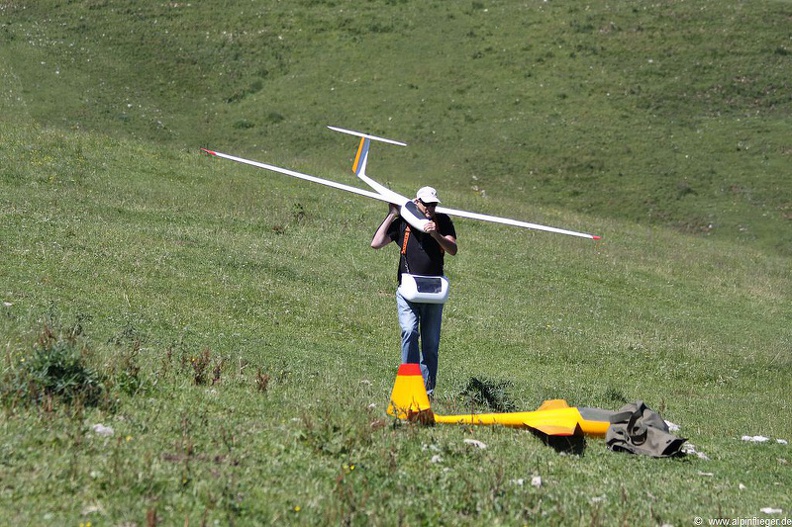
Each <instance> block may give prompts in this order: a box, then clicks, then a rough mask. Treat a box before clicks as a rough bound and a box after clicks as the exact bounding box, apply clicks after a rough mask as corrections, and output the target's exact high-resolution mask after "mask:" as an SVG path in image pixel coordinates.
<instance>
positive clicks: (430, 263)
mask: <svg viewBox="0 0 792 527" xmlns="http://www.w3.org/2000/svg"><path fill="white" fill-rule="evenodd" d="M434 222H435V223H436V224H437V230H438V232H440V234H441V235H443V236H448V235H449V234H450V235H451V236H453V237H454V238H456V230H455V229H454V223H453V222H452V221H451V218H449V217H448V215H446V214H439V213H438V214H435V218H434ZM407 227H410V224H409V223H407V222H406V221H405V220H404V219H403V218H399V219H398V220H397V221H394V222H393V223H391V224H390V227H388V236H389V237H390V239H391V240H393V241H394V242H396V243H397V244H398V245H399V247H400V252H402V253H404V254H402V255H401V258H399V275H398V277H399V283H401V275H402V273H409V274H417V275H424V276H442V275H443V260H444V258H443V257H444V255H445V251H444V250H443V248H442V247H440V244H439V243H437V242H436V241H435V240H434V238H432V236H431V235H429V234H427V233H425V232H420V231H418V229H415V228H414V227H410V236H409V238H407V247H404V235H405V232H406V231H407ZM403 247H404V250H401V248H403Z"/></svg>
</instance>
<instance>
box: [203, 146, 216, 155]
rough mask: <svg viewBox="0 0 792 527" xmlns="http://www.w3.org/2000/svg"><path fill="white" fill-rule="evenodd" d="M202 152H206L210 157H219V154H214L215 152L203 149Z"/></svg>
mask: <svg viewBox="0 0 792 527" xmlns="http://www.w3.org/2000/svg"><path fill="white" fill-rule="evenodd" d="M201 150H203V151H204V152H206V153H207V154H209V155H210V156H216V155H217V152H213V151H211V150H208V149H206V148H201Z"/></svg>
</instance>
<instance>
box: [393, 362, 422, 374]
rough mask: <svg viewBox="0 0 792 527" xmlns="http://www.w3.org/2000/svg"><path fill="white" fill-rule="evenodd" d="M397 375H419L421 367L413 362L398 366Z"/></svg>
mask: <svg viewBox="0 0 792 527" xmlns="http://www.w3.org/2000/svg"><path fill="white" fill-rule="evenodd" d="M398 375H421V365H420V364H418V363H414V362H405V363H403V364H400V365H399V372H398Z"/></svg>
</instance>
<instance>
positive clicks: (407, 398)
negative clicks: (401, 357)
mask: <svg viewBox="0 0 792 527" xmlns="http://www.w3.org/2000/svg"><path fill="white" fill-rule="evenodd" d="M428 412H431V407H430V404H429V396H428V395H426V387H425V386H424V380H423V375H421V365H420V364H401V365H400V366H399V372H398V373H397V374H396V382H395V383H394V384H393V391H392V392H391V398H390V404H389V405H388V413H389V414H390V415H393V416H395V417H398V418H399V419H406V420H411V419H414V418H415V417H416V416H418V415H419V414H422V413H423V414H424V415H426V414H427V413H428Z"/></svg>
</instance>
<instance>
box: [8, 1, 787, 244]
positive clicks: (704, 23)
mask: <svg viewBox="0 0 792 527" xmlns="http://www.w3.org/2000/svg"><path fill="white" fill-rule="evenodd" d="M29 4H33V3H29ZM790 9H792V8H790V5H789V3H788V2H759V3H755V2H752V3H750V4H746V3H742V2H729V3H726V4H724V3H723V2H716V1H704V0H700V1H696V2H657V3H653V4H646V5H635V4H634V3H633V2H608V3H604V2H597V3H594V4H587V5H577V4H574V5H569V4H568V3H565V2H527V3H521V4H515V3H514V2H496V1H493V2H407V1H395V2H394V1H385V0H382V1H371V2H362V3H360V2H340V1H329V2H314V1H306V2H287V3H283V2H278V3H274V2H247V1H229V2H224V3H223V4H222V5H218V4H211V5H205V4H197V3H189V2H136V3H134V4H129V3H128V2H119V1H102V2H70V3H62V2H54V1H42V2H36V3H35V4H33V5H23V4H19V3H10V4H6V5H5V6H4V9H3V14H4V17H3V18H4V22H3V26H2V33H0V38H2V43H3V46H2V51H0V53H2V56H3V64H5V65H6V66H5V68H6V73H5V76H6V77H7V78H8V81H7V83H6V85H7V86H13V88H12V89H13V90H14V97H15V99H16V100H17V101H18V102H19V107H17V106H16V105H15V106H14V107H13V109H12V110H13V112H19V111H23V112H25V113H28V114H29V115H30V117H31V118H32V119H33V120H35V121H36V122H39V123H42V124H45V125H47V126H58V127H61V128H63V129H66V130H73V129H82V130H95V131H101V132H102V133H113V134H115V135H116V136H118V137H130V138H139V139H144V140H152V141H156V142H160V143H166V144H171V145H173V146H178V147H184V148H189V149H194V148H196V147H197V146H199V145H203V146H206V145H209V146H211V147H213V148H217V149H219V150H223V151H232V153H239V154H240V155H249V156H253V157H255V158H257V159H261V160H265V161H281V162H288V163H289V164H296V163H299V161H300V160H305V161H306V162H308V163H307V164H304V165H303V167H306V166H310V163H316V164H318V166H317V167H316V168H319V169H321V171H322V172H324V173H329V172H332V171H335V170H337V167H338V165H337V164H336V161H337V159H338V156H339V154H340V153H342V152H344V150H343V148H344V146H343V145H345V144H346V143H343V142H341V141H339V140H338V138H335V137H333V134H330V133H328V132H327V131H326V130H325V129H324V126H325V125H326V124H337V125H340V126H345V127H348V128H354V129H363V130H368V131H370V132H373V133H379V134H383V135H385V136H387V137H395V138H397V139H401V140H404V141H407V142H409V143H410V144H411V146H410V149H409V153H407V154H404V153H402V152H399V153H398V154H394V157H384V158H382V159H379V158H378V159H377V164H376V165H375V166H376V169H374V168H373V170H375V172H374V173H375V174H377V173H378V174H380V176H379V177H381V178H383V179H387V180H390V181H391V182H392V184H393V185H395V186H396V187H398V188H400V189H403V190H405V191H406V190H408V189H409V190H411V189H412V188H413V187H415V186H416V185H418V184H419V183H420V182H423V181H426V180H428V181H430V182H432V183H434V184H436V185H437V186H438V187H441V188H442V189H443V190H445V191H446V192H453V193H459V194H462V193H470V192H473V187H475V188H476V189H477V190H478V191H482V190H483V191H486V192H487V195H488V196H489V197H490V199H492V200H493V201H495V202H502V201H506V202H507V207H508V206H511V203H510V202H509V201H508V200H509V199H510V198H512V199H514V200H516V201H519V202H520V203H526V204H533V205H551V206H555V207H559V206H560V207H564V208H567V209H570V210H575V211H578V212H590V213H593V214H597V215H599V216H607V217H612V218H616V219H629V220H632V221H638V222H641V223H648V224H657V225H664V226H671V227H674V228H676V229H679V230H681V231H683V232H688V233H691V234H695V235H700V236H707V237H716V238H724V239H730V240H739V241H741V242H749V243H758V244H759V246H760V247H765V248H773V249H776V250H780V251H782V252H783V253H784V254H789V250H790V247H791V246H792V234H790V233H791V232H792V229H790V228H789V225H790V224H789V221H790V219H789V218H790V214H792V209H791V208H790V207H792V201H790V195H792V189H791V187H792V185H790V183H789V178H788V177H786V170H785V169H786V168H787V167H788V165H789V159H790V158H789V156H790V152H791V151H792V145H790V142H789V138H788V134H787V133H786V132H787V122H788V120H789V117H790V111H792V104H791V103H792V100H791V97H792V96H790V93H792V87H791V86H790V85H789V76H788V74H787V72H788V71H789V69H790V66H792V64H791V63H790V61H791V60H792V55H790V53H791V52H792V44H790V41H789V33H788V25H787V24H786V21H787V20H788V18H789V16H790V14H792V13H790ZM348 155H351V154H348ZM300 164H302V163H300ZM454 198H455V199H461V197H458V196H457V195H454Z"/></svg>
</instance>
